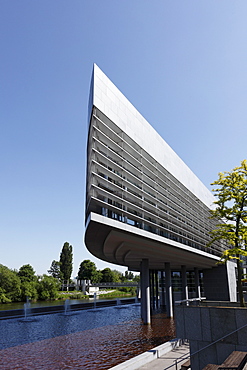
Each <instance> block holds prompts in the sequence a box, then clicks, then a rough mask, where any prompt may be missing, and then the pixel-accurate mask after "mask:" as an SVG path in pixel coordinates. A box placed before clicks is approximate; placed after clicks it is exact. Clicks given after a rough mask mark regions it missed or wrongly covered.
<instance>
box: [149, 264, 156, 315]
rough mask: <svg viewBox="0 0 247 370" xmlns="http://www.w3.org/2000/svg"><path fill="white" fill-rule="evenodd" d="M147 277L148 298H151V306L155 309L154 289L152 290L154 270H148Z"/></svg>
mask: <svg viewBox="0 0 247 370" xmlns="http://www.w3.org/2000/svg"><path fill="white" fill-rule="evenodd" d="M149 278H150V283H149V285H150V300H151V308H152V309H153V310H154V309H155V298H154V297H155V291H154V270H149Z"/></svg>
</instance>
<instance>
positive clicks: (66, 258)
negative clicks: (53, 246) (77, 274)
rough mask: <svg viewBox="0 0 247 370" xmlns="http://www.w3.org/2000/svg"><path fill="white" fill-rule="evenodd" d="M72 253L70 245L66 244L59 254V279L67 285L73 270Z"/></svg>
mask: <svg viewBox="0 0 247 370" xmlns="http://www.w3.org/2000/svg"><path fill="white" fill-rule="evenodd" d="M72 260H73V252H72V245H69V243H68V242H66V243H64V245H63V248H62V251H61V253H60V261H59V262H60V271H61V275H62V276H61V277H62V279H63V280H66V281H67V283H68V282H69V279H70V277H71V274H72V270H73V264H72Z"/></svg>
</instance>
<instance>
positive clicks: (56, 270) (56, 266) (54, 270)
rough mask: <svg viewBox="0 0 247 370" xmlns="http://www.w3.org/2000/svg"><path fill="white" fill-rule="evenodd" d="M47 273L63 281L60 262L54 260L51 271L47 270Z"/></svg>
mask: <svg viewBox="0 0 247 370" xmlns="http://www.w3.org/2000/svg"><path fill="white" fill-rule="evenodd" d="M47 272H48V274H50V275H51V276H52V277H54V278H55V279H61V271H60V262H59V261H55V260H53V261H52V263H51V267H50V270H47Z"/></svg>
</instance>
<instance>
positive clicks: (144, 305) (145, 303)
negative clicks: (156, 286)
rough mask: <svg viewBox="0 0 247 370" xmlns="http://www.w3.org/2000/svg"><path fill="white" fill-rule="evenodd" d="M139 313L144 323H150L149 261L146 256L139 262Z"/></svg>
mask: <svg viewBox="0 0 247 370" xmlns="http://www.w3.org/2000/svg"><path fill="white" fill-rule="evenodd" d="M141 290H142V291H141V314H142V320H143V323H144V324H151V313H150V286H149V261H148V259H147V258H145V259H143V260H142V262H141Z"/></svg>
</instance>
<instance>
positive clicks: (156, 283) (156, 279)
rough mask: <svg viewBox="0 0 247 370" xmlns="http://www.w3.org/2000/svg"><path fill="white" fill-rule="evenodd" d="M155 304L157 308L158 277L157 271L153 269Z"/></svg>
mask: <svg viewBox="0 0 247 370" xmlns="http://www.w3.org/2000/svg"><path fill="white" fill-rule="evenodd" d="M154 275H155V305H156V309H157V308H159V278H158V271H157V270H155V273H154Z"/></svg>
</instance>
